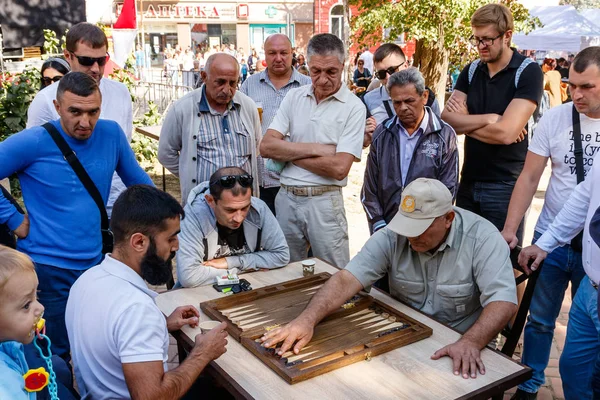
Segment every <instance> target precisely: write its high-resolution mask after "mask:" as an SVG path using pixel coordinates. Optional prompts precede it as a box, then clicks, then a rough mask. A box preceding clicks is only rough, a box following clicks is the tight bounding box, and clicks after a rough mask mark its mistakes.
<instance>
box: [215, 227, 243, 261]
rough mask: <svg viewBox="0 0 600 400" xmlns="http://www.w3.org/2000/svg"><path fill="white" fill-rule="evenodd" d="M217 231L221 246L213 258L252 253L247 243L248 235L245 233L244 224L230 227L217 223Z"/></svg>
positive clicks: (218, 242)
mask: <svg viewBox="0 0 600 400" xmlns="http://www.w3.org/2000/svg"><path fill="white" fill-rule="evenodd" d="M217 232H218V234H219V240H218V241H217V244H218V246H219V247H218V249H217V253H216V254H215V256H214V257H213V258H221V257H229V256H236V255H239V254H247V253H250V249H249V248H248V245H247V244H246V236H245V235H244V224H242V225H241V226H240V227H239V228H237V229H229V228H227V227H225V226H223V225H221V224H219V223H217Z"/></svg>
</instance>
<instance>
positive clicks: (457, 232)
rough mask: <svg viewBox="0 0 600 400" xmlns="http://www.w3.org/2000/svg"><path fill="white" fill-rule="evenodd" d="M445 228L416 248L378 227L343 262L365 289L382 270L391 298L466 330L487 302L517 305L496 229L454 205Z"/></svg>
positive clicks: (506, 252)
mask: <svg viewBox="0 0 600 400" xmlns="http://www.w3.org/2000/svg"><path fill="white" fill-rule="evenodd" d="M454 211H455V213H456V216H455V219H454V221H453V222H452V226H451V228H450V232H449V233H448V236H447V237H446V239H445V240H444V241H443V242H442V244H441V245H440V247H439V248H438V249H437V250H436V251H435V252H434V253H429V252H427V253H419V252H416V251H414V250H412V248H411V247H410V244H409V242H408V240H407V239H406V238H405V237H403V236H399V235H398V234H396V233H394V232H392V231H391V230H389V229H388V228H383V229H381V230H379V231H377V232H375V233H374V234H373V236H371V237H370V238H369V240H368V241H367V243H366V244H365V245H364V247H363V248H362V250H361V251H360V252H359V253H358V254H357V255H356V257H354V258H353V259H352V260H351V261H350V263H349V264H348V265H347V266H346V268H345V269H346V270H347V271H348V272H350V273H351V274H352V275H354V277H355V278H356V279H358V281H359V282H360V283H361V284H362V285H363V287H365V288H369V287H370V286H371V285H372V284H373V283H374V282H376V281H377V280H378V279H379V278H381V277H382V276H383V275H384V274H385V273H386V272H387V273H388V274H389V283H390V293H391V295H392V296H393V297H395V298H397V299H399V300H401V301H403V302H404V303H406V304H408V305H410V306H413V307H415V308H417V309H419V310H421V311H423V312H424V313H426V314H428V315H430V316H432V317H433V318H435V319H437V320H438V321H440V322H443V323H447V324H449V325H450V326H452V327H454V328H456V329H458V330H459V331H461V332H465V331H467V330H468V329H469V328H470V327H471V325H473V323H475V321H476V320H477V318H478V317H479V315H480V314H481V311H482V307H485V306H486V305H488V304H489V303H491V302H493V301H507V302H511V303H514V304H517V295H516V287H515V278H514V275H513V270H512V265H511V262H510V259H509V255H510V252H509V249H508V246H506V242H505V241H504V239H502V235H500V232H498V230H497V229H496V228H495V227H494V226H493V225H492V224H491V223H490V222H489V221H487V220H485V219H484V218H482V217H479V216H478V215H476V214H474V213H472V212H470V211H466V210H463V209H461V208H458V207H454Z"/></svg>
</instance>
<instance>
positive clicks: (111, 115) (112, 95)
mask: <svg viewBox="0 0 600 400" xmlns="http://www.w3.org/2000/svg"><path fill="white" fill-rule="evenodd" d="M107 49H108V40H107V38H106V35H105V34H104V32H103V31H102V29H100V28H99V27H98V26H96V25H94V24H90V23H87V22H80V23H79V24H77V25H74V26H73V27H71V29H69V32H67V38H66V49H65V51H64V56H65V59H66V60H67V62H68V63H69V65H70V67H71V71H72V72H83V73H85V74H88V75H89V76H91V77H92V78H94V79H95V80H96V82H97V83H98V87H99V88H100V93H101V94H102V105H101V107H100V118H101V119H109V120H112V121H115V122H116V123H117V124H119V126H120V127H121V129H122V130H123V132H125V136H127V141H128V142H131V134H132V132H133V111H132V104H131V95H130V94H129V90H128V89H127V87H126V86H125V85H124V84H122V83H121V82H117V81H113V80H111V79H107V78H104V79H102V76H103V74H104V67H105V66H106V63H107V62H108V59H109V56H108V53H107ZM57 90H58V84H53V85H50V86H48V87H46V88H45V89H43V90H41V91H40V92H39V93H38V94H37V95H36V96H35V98H34V99H33V101H32V102H31V105H30V106H29V110H28V111H27V128H31V127H34V126H40V125H43V124H45V123H46V122H50V121H54V120H56V119H58V118H59V116H58V113H57V112H56V109H55V107H54V101H55V100H56V91H57ZM123 190H125V185H124V184H123V182H122V181H121V179H119V177H118V176H117V175H116V174H115V175H113V181H112V186H111V190H110V197H109V198H108V202H107V208H106V211H107V213H108V217H109V218H110V216H111V212H112V205H113V203H114V202H115V200H117V197H118V196H119V194H120V193H121V192H122V191H123Z"/></svg>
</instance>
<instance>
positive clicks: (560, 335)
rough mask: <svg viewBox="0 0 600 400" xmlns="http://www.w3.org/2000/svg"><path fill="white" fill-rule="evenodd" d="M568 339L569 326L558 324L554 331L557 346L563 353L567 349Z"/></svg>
mask: <svg viewBox="0 0 600 400" xmlns="http://www.w3.org/2000/svg"><path fill="white" fill-rule="evenodd" d="M566 337H567V326H566V325H565V324H561V323H558V322H557V324H556V329H554V340H555V341H556V345H557V346H558V349H559V350H560V351H561V352H562V350H563V349H564V348H565V338H566Z"/></svg>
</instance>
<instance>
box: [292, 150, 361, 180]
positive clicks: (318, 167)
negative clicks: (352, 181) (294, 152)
mask: <svg viewBox="0 0 600 400" xmlns="http://www.w3.org/2000/svg"><path fill="white" fill-rule="evenodd" d="M294 164H296V165H297V166H299V167H300V168H304V169H306V170H308V171H310V172H312V173H314V174H317V175H319V176H324V177H327V178H333V179H336V180H338V181H341V180H343V179H345V178H346V177H347V176H348V173H349V172H350V167H351V166H352V163H350V166H347V165H346V164H345V163H343V162H340V160H339V158H337V157H335V156H333V157H313V158H303V159H301V160H295V161H294Z"/></svg>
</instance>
